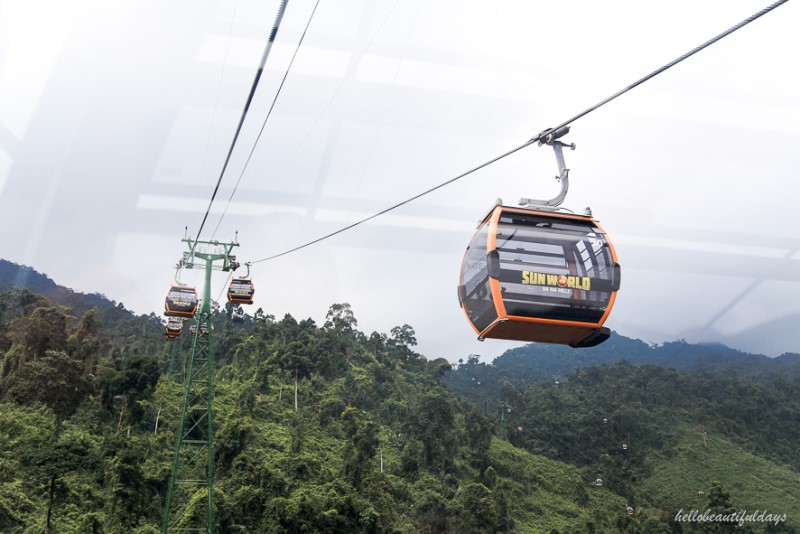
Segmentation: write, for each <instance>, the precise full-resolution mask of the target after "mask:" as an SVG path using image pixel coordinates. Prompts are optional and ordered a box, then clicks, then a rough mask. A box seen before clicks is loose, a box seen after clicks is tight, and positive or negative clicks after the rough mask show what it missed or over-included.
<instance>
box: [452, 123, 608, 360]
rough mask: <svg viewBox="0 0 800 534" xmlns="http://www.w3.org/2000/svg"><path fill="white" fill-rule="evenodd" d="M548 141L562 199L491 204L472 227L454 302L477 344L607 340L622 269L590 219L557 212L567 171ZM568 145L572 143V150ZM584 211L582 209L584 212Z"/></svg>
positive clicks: (573, 344) (557, 147)
mask: <svg viewBox="0 0 800 534" xmlns="http://www.w3.org/2000/svg"><path fill="white" fill-rule="evenodd" d="M567 131H568V129H562V130H559V132H555V133H554V134H553V135H552V136H550V137H549V138H548V141H547V144H550V145H552V146H553V147H554V149H555V150H556V157H557V160H558V163H559V168H560V170H561V175H560V176H559V177H557V178H559V179H560V180H561V187H562V191H561V194H560V195H559V196H558V197H556V198H555V199H552V200H550V201H532V200H530V199H523V200H522V201H521V204H525V207H521V208H516V207H509V206H503V205H502V204H498V205H496V206H495V207H494V208H493V209H492V210H491V211H490V212H489V214H488V215H487V216H486V217H484V219H483V220H482V221H481V223H480V224H479V225H478V230H477V231H476V233H475V235H474V236H473V238H472V241H471V242H470V244H469V246H468V247H467V251H466V253H465V255H464V259H463V261H462V263H461V272H460V279H459V286H458V297H459V302H460V304H461V306H462V308H463V309H464V313H465V315H466V317H467V320H468V321H469V322H470V324H471V325H472V327H473V328H474V329H475V331H476V332H477V333H478V339H480V340H484V339H486V338H494V339H509V340H516V341H538V342H543V343H558V344H565V345H570V346H571V347H576V348H578V347H593V346H595V345H598V344H600V343H602V342H603V341H605V340H606V339H608V337H609V336H610V334H611V331H610V330H609V329H608V328H606V327H604V326H603V323H604V322H605V320H606V319H607V318H608V315H609V313H610V312H611V308H612V306H613V305H614V300H615V298H616V292H617V290H618V289H619V284H620V267H619V264H618V263H617V255H616V252H615V250H614V246H613V245H612V244H611V241H610V240H609V239H608V236H607V234H606V233H605V231H604V230H603V229H602V227H601V226H600V225H599V224H598V222H597V221H596V220H595V219H593V218H592V216H591V215H590V214H587V215H577V214H573V213H564V212H560V211H556V209H555V208H554V206H558V204H560V203H561V201H563V198H564V196H566V190H567V188H568V181H567V174H568V172H569V171H568V169H566V167H565V166H564V163H563V155H562V153H561V147H562V146H567V145H564V144H563V143H561V142H559V141H556V139H557V138H558V137H560V136H561V135H564V134H565V133H566V132H567ZM572 147H573V148H574V145H572ZM587 212H588V210H587Z"/></svg>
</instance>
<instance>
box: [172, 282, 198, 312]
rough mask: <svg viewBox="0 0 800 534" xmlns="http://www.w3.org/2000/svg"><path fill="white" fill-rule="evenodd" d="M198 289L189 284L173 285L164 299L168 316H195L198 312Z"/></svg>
mask: <svg viewBox="0 0 800 534" xmlns="http://www.w3.org/2000/svg"><path fill="white" fill-rule="evenodd" d="M197 304H198V299H197V291H195V289H194V288H193V287H188V286H178V285H175V286H172V287H170V288H169V291H168V292H167V298H166V299H165V301H164V315H166V316H168V317H189V318H191V317H194V314H195V313H196V312H197Z"/></svg>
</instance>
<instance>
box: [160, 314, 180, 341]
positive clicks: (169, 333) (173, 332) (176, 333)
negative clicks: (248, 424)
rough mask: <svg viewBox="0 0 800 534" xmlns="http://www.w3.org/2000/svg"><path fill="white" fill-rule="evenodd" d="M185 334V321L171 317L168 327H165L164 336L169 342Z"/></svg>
mask: <svg viewBox="0 0 800 534" xmlns="http://www.w3.org/2000/svg"><path fill="white" fill-rule="evenodd" d="M181 333H183V321H181V320H180V319H178V318H175V317H170V318H169V320H168V321H167V326H165V327H164V336H165V337H166V338H167V339H168V340H175V339H178V338H179V337H180V336H181Z"/></svg>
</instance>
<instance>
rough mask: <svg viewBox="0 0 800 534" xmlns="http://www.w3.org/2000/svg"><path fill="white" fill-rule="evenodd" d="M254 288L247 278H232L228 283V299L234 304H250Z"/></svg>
mask: <svg viewBox="0 0 800 534" xmlns="http://www.w3.org/2000/svg"><path fill="white" fill-rule="evenodd" d="M255 292H256V289H255V287H253V282H252V280H250V279H249V278H234V279H233V280H231V283H230V284H229V285H228V301H229V302H233V303H234V304H252V303H253V295H255Z"/></svg>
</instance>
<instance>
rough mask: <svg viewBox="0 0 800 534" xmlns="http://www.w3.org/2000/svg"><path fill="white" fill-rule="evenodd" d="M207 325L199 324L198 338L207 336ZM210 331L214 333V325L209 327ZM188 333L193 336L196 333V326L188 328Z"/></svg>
mask: <svg viewBox="0 0 800 534" xmlns="http://www.w3.org/2000/svg"><path fill="white" fill-rule="evenodd" d="M208 325H209V323H205V322H203V323H200V337H206V336H207V335H208ZM211 331H212V332H213V331H214V325H213V324H212V325H211ZM189 333H190V334H192V335H195V334H196V333H197V325H195V324H193V325H191V326H189Z"/></svg>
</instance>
